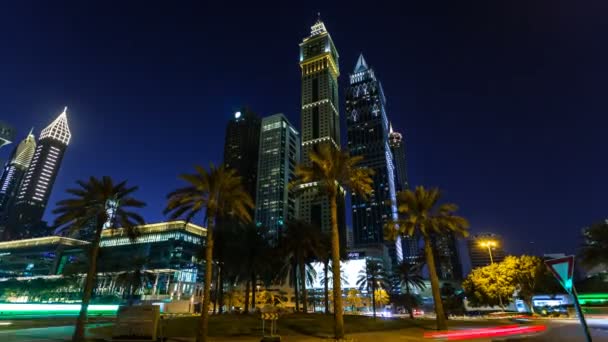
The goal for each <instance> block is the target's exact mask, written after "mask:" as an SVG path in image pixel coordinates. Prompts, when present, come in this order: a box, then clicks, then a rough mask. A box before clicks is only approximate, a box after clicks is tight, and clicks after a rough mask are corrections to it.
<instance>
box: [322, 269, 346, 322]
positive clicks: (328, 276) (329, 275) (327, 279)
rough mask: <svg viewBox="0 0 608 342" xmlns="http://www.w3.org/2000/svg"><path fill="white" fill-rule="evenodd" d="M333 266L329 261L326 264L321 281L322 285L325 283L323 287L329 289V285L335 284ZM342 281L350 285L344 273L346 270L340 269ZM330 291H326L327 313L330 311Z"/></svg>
mask: <svg viewBox="0 0 608 342" xmlns="http://www.w3.org/2000/svg"><path fill="white" fill-rule="evenodd" d="M333 277H334V275H333V268H332V266H331V264H329V263H327V265H324V268H323V274H321V280H320V283H321V285H323V287H324V288H325V289H326V290H327V288H328V287H329V285H333V283H334V282H333ZM340 282H341V283H342V284H345V285H347V286H348V285H350V284H349V283H348V279H346V274H344V270H340ZM328 293H329V291H326V292H325V310H326V312H325V313H329V295H328Z"/></svg>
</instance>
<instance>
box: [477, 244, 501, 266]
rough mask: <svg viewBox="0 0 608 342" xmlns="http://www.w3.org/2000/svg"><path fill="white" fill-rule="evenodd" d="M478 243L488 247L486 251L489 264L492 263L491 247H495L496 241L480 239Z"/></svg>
mask: <svg viewBox="0 0 608 342" xmlns="http://www.w3.org/2000/svg"><path fill="white" fill-rule="evenodd" d="M479 245H480V246H481V247H487V248H488V253H489V254H490V265H491V264H493V263H494V259H493V258H492V247H496V246H497V243H496V241H491V240H488V241H482V242H480V243H479Z"/></svg>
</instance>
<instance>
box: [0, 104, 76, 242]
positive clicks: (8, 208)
mask: <svg viewBox="0 0 608 342" xmlns="http://www.w3.org/2000/svg"><path fill="white" fill-rule="evenodd" d="M71 137H72V134H71V133H70V129H69V127H68V119H67V108H66V109H64V111H63V112H62V113H61V114H60V115H59V116H58V117H57V118H56V119H55V120H54V121H53V122H52V123H51V124H50V125H49V126H47V127H46V128H45V129H43V130H42V132H40V137H39V139H38V141H36V138H35V137H34V134H33V132H32V131H30V133H29V134H28V135H27V137H26V138H25V139H23V140H22V141H21V142H20V143H19V144H18V145H17V147H15V149H14V150H13V152H12V154H11V157H10V159H9V161H8V162H7V163H6V165H5V166H4V169H3V170H2V175H1V176H0V230H1V231H2V235H1V236H0V241H6V240H15V239H20V238H30V237H37V236H41V235H45V234H46V233H47V231H46V225H45V224H44V223H43V222H42V216H43V215H44V211H45V209H46V206H47V203H48V200H49V197H50V195H51V190H52V188H53V184H54V183H55V178H56V177H57V173H58V172H59V167H60V165H61V161H62V159H63V155H64V153H65V150H66V148H67V146H68V144H69V143H70V138H71Z"/></svg>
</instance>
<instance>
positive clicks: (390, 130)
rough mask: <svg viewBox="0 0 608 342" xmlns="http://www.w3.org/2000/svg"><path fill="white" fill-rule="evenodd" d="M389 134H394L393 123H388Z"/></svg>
mask: <svg viewBox="0 0 608 342" xmlns="http://www.w3.org/2000/svg"><path fill="white" fill-rule="evenodd" d="M388 134H393V123H392V122H390V121H389V122H388Z"/></svg>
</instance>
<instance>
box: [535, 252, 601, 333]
mask: <svg viewBox="0 0 608 342" xmlns="http://www.w3.org/2000/svg"><path fill="white" fill-rule="evenodd" d="M545 265H547V268H549V271H551V273H553V275H554V276H555V278H557V280H558V281H559V282H560V284H562V286H563V287H564V289H566V291H568V293H569V294H570V295H571V296H572V299H573V300H574V308H575V309H576V313H577V314H578V319H579V320H580V321H581V325H582V328H583V332H584V333H585V338H586V339H587V342H591V334H590V333H589V327H588V326H587V321H586V320H585V314H584V313H583V309H582V308H581V304H580V303H579V301H578V295H577V293H576V288H575V287H574V284H573V283H572V276H573V274H574V255H569V256H567V257H563V258H557V259H551V260H547V261H545Z"/></svg>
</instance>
